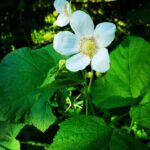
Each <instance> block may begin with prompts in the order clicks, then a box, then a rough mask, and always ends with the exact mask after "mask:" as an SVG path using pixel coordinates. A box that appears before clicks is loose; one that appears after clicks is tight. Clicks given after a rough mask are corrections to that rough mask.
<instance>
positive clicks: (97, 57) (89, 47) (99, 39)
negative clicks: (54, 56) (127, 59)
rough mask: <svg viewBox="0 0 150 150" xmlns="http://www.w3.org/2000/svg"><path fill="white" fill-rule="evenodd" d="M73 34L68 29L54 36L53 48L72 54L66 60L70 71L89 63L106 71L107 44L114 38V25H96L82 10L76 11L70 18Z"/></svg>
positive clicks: (62, 52) (94, 68)
mask: <svg viewBox="0 0 150 150" xmlns="http://www.w3.org/2000/svg"><path fill="white" fill-rule="evenodd" d="M70 25H71V28H72V29H73V31H74V32H75V34H73V33H71V32H69V31H63V32H60V33H58V34H57V35H56V36H55V37H54V49H55V50H56V51H57V52H59V53H61V54H62V55H67V56H69V55H73V54H75V55H74V56H72V57H71V58H69V59H68V60H67V61H66V67H67V69H68V70H70V71H72V72H76V71H79V70H83V69H85V68H86V66H88V65H89V64H91V67H92V69H93V70H95V71H97V72H106V71H107V70H108V69H109V68H110V64H109V61H110V60H109V53H108V50H107V48H106V47H107V46H108V45H110V43H111V42H112V41H113V40H114V37H115V30H116V26H115V24H113V23H109V22H103V23H100V24H98V25H97V26H96V28H95V30H94V23H93V21H92V19H91V17H90V16H89V15H88V14H86V13H84V12H83V11H76V12H74V13H73V15H72V17H71V19H70Z"/></svg>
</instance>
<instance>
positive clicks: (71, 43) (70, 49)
mask: <svg viewBox="0 0 150 150" xmlns="http://www.w3.org/2000/svg"><path fill="white" fill-rule="evenodd" d="M53 45H54V49H55V50H56V51H57V52H58V53H60V54H62V55H72V54H75V53H77V52H78V49H79V48H78V46H79V41H78V38H77V37H76V35H75V34H73V33H71V32H69V31H64V32H59V33H58V34H56V35H55V37H54V42H53Z"/></svg>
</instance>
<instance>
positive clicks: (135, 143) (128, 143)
mask: <svg viewBox="0 0 150 150" xmlns="http://www.w3.org/2000/svg"><path fill="white" fill-rule="evenodd" d="M109 146H110V150H132V149H136V150H147V148H146V146H145V145H144V144H143V143H141V142H140V141H139V140H138V139H136V138H134V137H133V136H131V135H128V134H127V133H125V132H124V131H122V130H118V129H114V130H113V133H112V135H111V140H110V144H109Z"/></svg>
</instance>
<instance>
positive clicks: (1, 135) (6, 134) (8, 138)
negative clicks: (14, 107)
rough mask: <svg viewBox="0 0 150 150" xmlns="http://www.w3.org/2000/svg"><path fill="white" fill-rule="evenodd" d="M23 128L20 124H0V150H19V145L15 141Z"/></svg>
mask: <svg viewBox="0 0 150 150" xmlns="http://www.w3.org/2000/svg"><path fill="white" fill-rule="evenodd" d="M23 127H24V125H22V124H18V125H16V124H9V123H6V122H2V121H1V122H0V150H3V149H4V150H5V149H9V150H12V149H13V150H20V143H19V141H18V140H16V136H17V135H18V133H19V132H20V130H21V129H22V128H23Z"/></svg>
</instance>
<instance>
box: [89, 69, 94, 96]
mask: <svg viewBox="0 0 150 150" xmlns="http://www.w3.org/2000/svg"><path fill="white" fill-rule="evenodd" d="M93 74H94V72H93V71H91V74H90V81H89V85H88V93H91V85H92V81H93Z"/></svg>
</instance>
